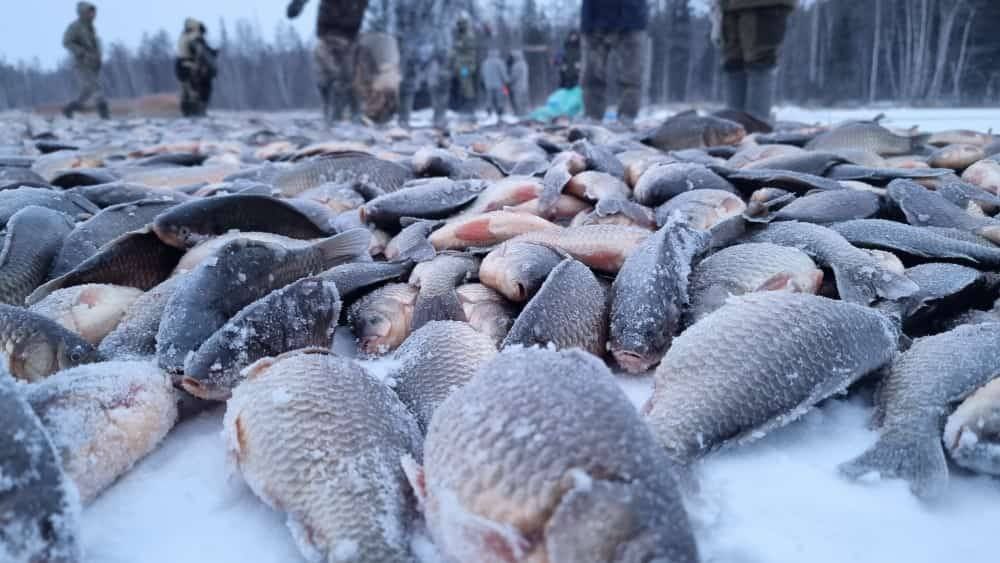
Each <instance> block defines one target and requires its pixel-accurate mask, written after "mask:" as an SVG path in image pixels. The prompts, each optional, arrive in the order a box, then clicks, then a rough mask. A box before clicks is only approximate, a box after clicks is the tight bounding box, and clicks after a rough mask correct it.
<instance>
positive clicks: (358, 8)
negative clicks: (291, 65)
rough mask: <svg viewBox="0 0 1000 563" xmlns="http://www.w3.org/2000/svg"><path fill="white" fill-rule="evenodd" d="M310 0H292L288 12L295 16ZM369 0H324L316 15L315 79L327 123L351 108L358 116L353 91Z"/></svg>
mask: <svg viewBox="0 0 1000 563" xmlns="http://www.w3.org/2000/svg"><path fill="white" fill-rule="evenodd" d="M306 2H308V0H292V1H291V2H290V3H289V4H288V10H287V15H288V17H289V18H296V17H298V15H299V14H301V13H302V8H303V7H304V6H305V4H306ZM367 9H368V0H321V2H320V5H319V10H318V11H317V16H316V37H317V39H318V40H317V42H316V51H315V53H314V54H315V60H316V82H317V85H318V87H319V93H320V97H321V98H322V99H323V116H324V118H326V121H327V123H332V122H334V121H338V120H340V119H342V118H343V117H344V109H349V110H350V116H351V118H352V119H356V118H358V116H359V107H358V103H357V100H356V99H355V97H354V93H353V91H352V82H353V77H354V68H355V62H356V60H355V58H356V56H357V54H356V50H357V38H358V33H359V32H360V31H361V24H362V23H363V22H364V17H365V11H366V10H367Z"/></svg>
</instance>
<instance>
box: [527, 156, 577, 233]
mask: <svg viewBox="0 0 1000 563" xmlns="http://www.w3.org/2000/svg"><path fill="white" fill-rule="evenodd" d="M586 168H587V160H586V158H585V157H584V156H583V155H581V154H579V153H577V152H572V151H570V152H564V153H560V154H557V155H556V156H555V158H553V159H552V163H551V164H550V165H549V169H548V170H547V171H546V172H545V176H544V177H543V178H542V192H541V193H540V194H539V195H538V214H539V216H541V217H542V218H543V219H549V218H551V217H552V212H553V210H554V209H555V206H556V203H557V202H558V201H559V196H560V195H562V192H563V190H564V189H565V188H566V184H568V183H569V181H570V180H572V179H573V176H575V175H577V174H579V173H580V172H583V171H584V170H586Z"/></svg>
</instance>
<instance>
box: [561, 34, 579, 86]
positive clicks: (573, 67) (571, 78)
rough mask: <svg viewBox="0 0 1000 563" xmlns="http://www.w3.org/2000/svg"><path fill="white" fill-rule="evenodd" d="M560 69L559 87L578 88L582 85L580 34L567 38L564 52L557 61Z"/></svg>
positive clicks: (570, 35)
mask: <svg viewBox="0 0 1000 563" xmlns="http://www.w3.org/2000/svg"><path fill="white" fill-rule="evenodd" d="M556 65H557V67H558V69H559V87H560V88H565V89H572V88H576V87H577V86H579V85H580V68H581V64H580V34H579V33H577V32H575V31H573V32H570V34H569V35H568V36H566V41H565V42H564V43H563V47H562V52H561V53H559V56H558V57H557V60H556Z"/></svg>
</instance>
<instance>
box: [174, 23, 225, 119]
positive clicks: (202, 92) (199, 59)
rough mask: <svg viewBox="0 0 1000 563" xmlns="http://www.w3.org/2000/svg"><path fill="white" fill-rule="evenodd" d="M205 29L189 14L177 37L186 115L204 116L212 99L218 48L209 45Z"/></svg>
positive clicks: (177, 66)
mask: <svg viewBox="0 0 1000 563" xmlns="http://www.w3.org/2000/svg"><path fill="white" fill-rule="evenodd" d="M205 33H206V30H205V24H203V23H201V22H200V21H198V20H196V19H194V18H188V19H186V20H185V21H184V31H183V32H182V33H181V37H180V39H179V40H178V41H177V60H176V61H175V62H174V71H175V73H176V74H177V80H178V81H179V82H180V83H181V114H183V115H184V116H185V117H200V116H204V115H205V113H206V111H207V109H208V102H209V101H210V100H211V99H212V81H213V80H214V79H215V75H216V73H217V65H216V62H215V60H216V57H217V56H218V51H216V50H215V49H213V48H211V47H210V46H209V45H208V42H207V41H206V40H205Z"/></svg>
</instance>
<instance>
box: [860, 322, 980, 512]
mask: <svg viewBox="0 0 1000 563" xmlns="http://www.w3.org/2000/svg"><path fill="white" fill-rule="evenodd" d="M998 335H1000V324H981V325H967V326H961V327H958V328H956V329H955V330H952V331H949V332H945V333H942V334H938V335H935V336H928V337H926V338H921V339H919V340H917V341H915V342H914V343H913V345H912V346H911V347H910V349H909V350H907V351H906V352H905V353H904V354H903V355H902V356H901V357H900V358H899V359H898V360H896V361H895V362H893V364H892V369H891V370H890V371H889V375H888V376H886V378H885V380H884V382H883V383H882V389H881V390H880V392H879V394H878V403H877V405H876V419H875V420H876V424H877V425H878V426H879V430H880V432H879V439H878V442H876V443H875V445H874V446H872V447H871V448H869V449H868V450H867V451H866V452H864V453H863V454H861V455H860V456H858V457H857V458H855V459H853V460H851V461H849V462H846V463H844V464H843V465H841V466H840V471H841V473H842V474H844V475H845V476H847V477H849V478H851V479H858V478H860V477H863V476H864V475H867V474H870V473H878V474H880V475H881V476H882V477H883V478H898V479H905V480H906V481H908V482H909V484H910V490H911V491H912V492H913V494H915V495H917V496H918V497H919V498H921V499H928V500H929V499H934V498H937V497H940V496H941V494H943V493H944V491H945V489H946V487H947V485H948V463H947V461H946V460H945V455H944V450H943V449H942V447H941V431H942V430H943V427H944V423H945V417H946V416H947V415H948V414H949V412H950V410H951V408H952V407H953V406H954V405H955V404H957V403H958V402H959V401H961V400H962V399H964V398H965V397H967V396H968V395H969V394H970V393H972V392H973V391H975V390H976V389H977V388H979V387H981V386H982V385H984V384H986V383H988V382H989V381H990V380H992V379H994V378H995V377H996V376H997V373H998V369H1000V346H997V342H998Z"/></svg>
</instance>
